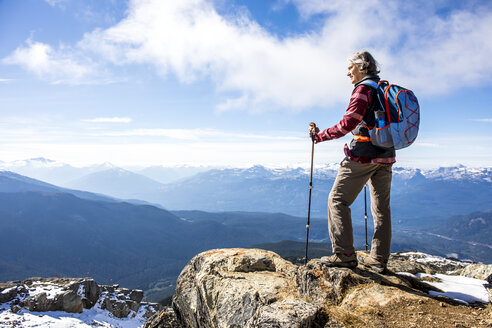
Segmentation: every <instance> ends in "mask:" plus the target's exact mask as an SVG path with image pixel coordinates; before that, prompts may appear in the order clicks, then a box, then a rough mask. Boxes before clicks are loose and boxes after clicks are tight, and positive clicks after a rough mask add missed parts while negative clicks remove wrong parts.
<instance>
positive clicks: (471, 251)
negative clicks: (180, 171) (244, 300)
mask: <svg viewBox="0 0 492 328" xmlns="http://www.w3.org/2000/svg"><path fill="white" fill-rule="evenodd" d="M335 168H336V167H324V168H321V169H318V170H317V172H316V174H315V178H314V185H315V191H316V193H317V194H316V196H314V197H313V203H314V202H319V203H320V204H317V205H316V206H318V210H315V211H313V212H312V214H313V215H312V221H311V229H310V241H311V243H312V244H311V245H312V246H313V247H312V248H311V252H313V255H310V256H318V255H321V254H323V252H325V253H329V248H330V247H329V244H328V242H329V238H328V233H327V223H326V218H325V217H324V216H325V215H324V213H322V210H321V209H320V207H321V203H322V204H323V206H326V198H325V197H327V194H328V192H329V187H330V185H329V184H330V181H332V180H333V179H334V177H335V175H336V170H335ZM107 171H108V169H107V167H106V170H101V171H99V174H101V175H102V176H101V177H100V178H99V180H100V181H101V182H103V183H102V186H104V185H113V184H114V185H118V186H119V188H131V186H132V185H131V184H128V185H127V186H125V185H123V184H121V183H122V182H125V181H126V182H128V181H131V179H127V177H128V176H130V177H132V178H134V179H137V181H147V182H148V181H149V180H150V178H148V177H145V179H142V180H140V176H139V175H138V174H137V173H133V172H129V171H123V170H121V169H118V168H111V169H109V171H110V172H113V173H114V172H120V173H122V174H120V175H113V178H114V179H116V180H117V181H113V180H111V179H109V180H104V176H106V174H107V173H108V172H107ZM394 172H395V174H394V180H393V200H392V206H393V213H395V212H396V215H394V219H396V220H395V221H396V222H395V223H396V224H395V225H394V229H393V242H392V251H400V250H408V249H418V250H420V251H425V252H428V253H432V254H436V255H442V256H454V257H458V258H468V259H471V260H475V261H482V262H485V263H492V252H491V249H492V246H491V242H490V235H492V224H491V223H492V220H491V218H492V212H491V209H492V202H491V196H490V195H491V193H490V188H491V185H492V179H490V177H491V170H490V169H486V168H484V169H473V170H472V169H468V168H464V167H456V168H446V169H439V170H430V171H423V170H409V169H400V168H395V170H394ZM135 175H136V176H135ZM146 179H147V180H146ZM86 181H87V180H86ZM150 181H151V183H149V185H148V186H149V188H150V189H151V188H152V186H153V185H155V183H157V184H158V191H160V192H161V193H159V197H164V196H166V199H165V201H166V203H165V204H167V206H166V207H167V209H168V210H166V209H163V208H162V207H158V206H152V205H148V204H146V205H145V204H143V205H142V204H136V203H135V202H134V201H132V202H128V201H123V200H121V199H117V198H115V197H114V196H113V197H109V196H105V195H102V194H93V193H90V192H87V191H80V190H75V189H67V188H62V187H58V186H56V185H53V184H49V183H46V182H43V181H39V180H36V179H32V178H30V177H26V176H22V175H19V174H16V173H13V172H8V171H0V227H1V232H0V234H1V235H2V238H0V247H1V248H0V249H2V253H3V254H4V255H3V256H2V258H1V259H0V281H5V280H19V279H24V278H27V277H30V276H82V275H86V274H87V273H89V274H90V276H91V277H94V278H95V279H97V280H98V281H101V282H103V283H111V282H116V283H121V284H124V285H125V286H128V287H131V288H141V289H144V290H147V291H152V293H150V294H152V295H155V298H154V299H153V300H159V299H160V298H161V297H162V296H163V292H162V290H168V289H169V287H170V285H172V284H173V283H174V280H175V279H176V277H177V275H178V274H179V272H180V270H181V268H182V267H183V266H184V264H186V262H187V261H188V260H189V259H190V258H191V257H192V256H193V255H195V254H196V253H198V252H201V251H204V250H207V249H211V248H224V247H249V246H252V245H258V244H261V245H263V246H262V247H264V248H271V249H275V250H276V251H279V249H280V250H284V252H281V253H282V254H285V255H286V256H288V255H289V254H290V255H292V254H295V255H296V256H298V255H299V254H303V249H304V247H305V237H306V227H305V224H306V214H307V188H306V186H307V183H308V176H307V174H306V171H305V170H304V169H302V168H298V169H267V168H264V167H261V166H256V167H252V168H249V169H214V170H209V171H206V172H201V173H198V174H196V175H194V176H192V177H189V178H187V179H184V180H181V181H178V182H176V183H174V184H167V185H163V184H160V183H158V182H154V181H153V180H150ZM133 189H137V188H136V187H135V188H133ZM323 193H324V195H322V194H323ZM200 195H201V196H202V198H200V197H199V196H200ZM127 196H128V197H129V196H131V195H130V194H129V195H127ZM179 196H181V197H179ZM442 197H449V199H442ZM136 198H137V197H136ZM207 201H208V202H211V204H208V203H207ZM299 204H301V205H299ZM395 204H396V205H395ZM181 206H183V207H181ZM234 206H237V207H238V208H234ZM180 207H181V208H180ZM300 207H302V208H300ZM399 207H402V208H399ZM211 208H212V209H213V208H215V209H217V210H215V211H212V213H211V212H209V209H211ZM233 208H234V210H231V209H233ZM169 209H172V210H169ZM282 209H291V212H296V211H297V213H299V215H292V214H285V212H287V213H288V212H289V211H285V212H284V211H281V210H282ZM354 209H355V210H354V211H353V214H354V233H355V236H354V239H355V241H356V246H357V247H358V248H359V249H361V248H363V245H364V226H363V223H364V220H363V216H362V215H361V214H362V209H363V201H362V200H361V199H359V200H358V203H356V204H354ZM205 210H207V211H205ZM267 212H268V213H267ZM281 212H284V213H281ZM359 214H360V216H359ZM371 234H372V222H371V220H370V219H369V238H370V236H371ZM286 240H290V241H291V242H285V241H286ZM89 274H87V275H89ZM167 292H169V290H168V291H167ZM171 292H172V288H171Z"/></svg>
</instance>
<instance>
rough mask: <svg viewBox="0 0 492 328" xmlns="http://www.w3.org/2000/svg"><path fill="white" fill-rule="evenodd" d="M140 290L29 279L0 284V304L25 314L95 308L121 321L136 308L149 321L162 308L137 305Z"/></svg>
mask: <svg viewBox="0 0 492 328" xmlns="http://www.w3.org/2000/svg"><path fill="white" fill-rule="evenodd" d="M142 299H143V291H141V290H131V289H125V288H119V287H118V286H117V285H114V286H99V285H98V284H97V283H96V282H95V281H94V280H93V279H89V278H30V279H26V280H24V281H22V282H21V281H14V282H7V283H1V284H0V303H6V302H11V308H13V307H15V309H16V311H19V310H20V308H21V307H24V308H25V309H27V310H29V311H35V312H47V311H64V312H68V313H81V312H82V311H83V310H84V309H90V308H92V307H94V306H96V305H98V306H99V307H100V308H101V309H103V310H104V309H107V310H108V311H109V312H111V313H112V314H113V315H114V316H115V317H118V318H125V317H128V316H129V315H130V314H132V313H133V314H135V313H136V312H138V311H139V310H140V309H143V310H144V311H145V313H144V314H143V316H144V317H146V318H149V317H151V316H152V315H153V314H155V313H156V312H158V311H160V310H161V309H162V306H161V305H159V304H152V303H141V301H142Z"/></svg>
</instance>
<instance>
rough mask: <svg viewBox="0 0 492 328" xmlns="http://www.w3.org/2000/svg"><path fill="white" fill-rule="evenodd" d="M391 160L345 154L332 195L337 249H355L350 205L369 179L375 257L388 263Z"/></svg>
mask: <svg viewBox="0 0 492 328" xmlns="http://www.w3.org/2000/svg"><path fill="white" fill-rule="evenodd" d="M391 167H392V165H391V164H361V163H358V162H355V161H352V160H350V159H349V158H345V159H344V160H343V161H342V163H340V169H339V170H338V175H337V177H336V179H335V183H334V184H333V188H332V189H331V192H330V196H329V198H328V230H329V232H330V239H331V244H332V249H333V253H354V252H355V249H354V236H353V231H352V218H351V213H350V205H352V203H353V202H354V201H355V199H356V198H357V195H358V194H359V193H360V192H361V190H362V188H363V187H364V185H365V184H366V182H367V181H369V188H370V191H371V192H370V194H371V212H372V217H373V220H374V236H373V238H372V244H371V257H373V258H374V259H376V260H378V261H380V262H384V263H386V262H387V261H388V257H389V254H390V246H391V210H390V190H391V175H392V173H391Z"/></svg>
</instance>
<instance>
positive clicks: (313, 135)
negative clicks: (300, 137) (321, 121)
mask: <svg viewBox="0 0 492 328" xmlns="http://www.w3.org/2000/svg"><path fill="white" fill-rule="evenodd" d="M309 126H310V127H312V128H313V131H314V133H312V134H311V140H313V142H314V141H315V140H316V123H314V122H311V123H309Z"/></svg>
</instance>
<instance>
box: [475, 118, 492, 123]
mask: <svg viewBox="0 0 492 328" xmlns="http://www.w3.org/2000/svg"><path fill="white" fill-rule="evenodd" d="M470 121H474V122H482V123H492V118H475V119H470Z"/></svg>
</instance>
